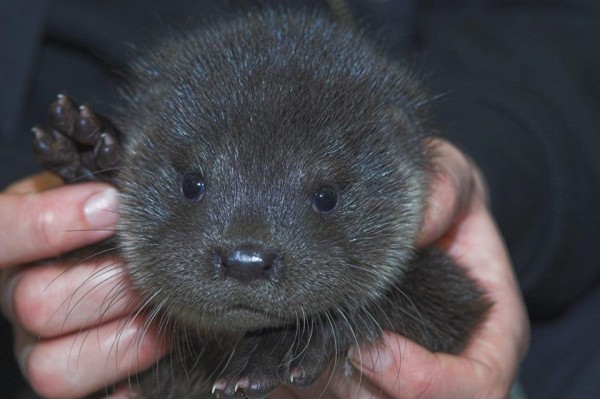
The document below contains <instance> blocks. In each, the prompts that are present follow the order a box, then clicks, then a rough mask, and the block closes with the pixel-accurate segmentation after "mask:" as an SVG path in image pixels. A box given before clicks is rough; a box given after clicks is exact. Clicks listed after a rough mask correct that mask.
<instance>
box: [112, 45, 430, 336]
mask: <svg viewBox="0 0 600 399" xmlns="http://www.w3.org/2000/svg"><path fill="white" fill-rule="evenodd" d="M315 43H316V44H314V45H315V46H317V47H318V46H320V44H319V42H318V41H315ZM186 46H189V45H186ZM359 48H360V47H359ZM184 50H185V49H183V50H182V51H183V52H184V53H185V51H184ZM242 51H245V52H242ZM261 51H262V50H261ZM269 51H270V50H268V49H267V50H264V51H263V53H262V55H261V57H262V58H261V57H259V56H256V55H252V54H250V55H248V56H247V57H246V58H244V60H245V61H244V62H241V61H240V64H239V65H237V66H236V65H233V66H230V67H227V66H225V67H224V66H223V65H217V66H211V65H210V64H208V65H201V66H198V65H197V61H193V62H192V61H190V60H191V59H192V58H193V57H192V56H191V55H190V56H189V57H187V58H186V56H181V57H180V58H179V59H177V60H176V61H174V66H173V65H172V66H171V67H170V68H171V69H175V67H177V72H178V73H177V74H176V73H174V72H173V71H171V70H170V69H169V68H167V67H163V70H160V68H159V67H156V68H157V70H156V71H154V72H155V74H158V75H161V76H162V79H161V80H160V82H159V83H156V82H154V83H153V84H154V86H152V87H151V88H150V89H148V90H149V94H145V96H146V97H144V98H146V100H143V102H142V104H139V100H137V101H138V103H137V104H135V106H134V107H133V109H132V110H131V111H130V112H131V115H132V118H131V120H130V121H129V122H128V125H129V126H126V127H125V128H124V129H123V130H124V131H129V132H130V136H129V137H128V143H126V146H125V147H126V148H125V151H126V153H127V154H126V156H125V163H124V166H123V169H122V171H121V173H120V176H119V179H120V186H121V187H122V190H123V196H122V209H121V213H122V218H121V224H120V229H119V230H120V234H119V238H120V241H121V244H122V249H123V254H124V256H125V258H126V260H127V262H128V265H129V270H130V273H131V277H132V280H133V281H134V283H135V285H136V286H137V287H138V288H139V290H140V291H141V292H143V293H144V294H145V295H147V296H148V297H150V298H152V300H153V302H154V303H155V304H157V305H158V306H160V307H163V308H164V309H165V311H167V312H169V314H171V315H172V316H173V317H174V318H176V319H177V320H178V321H180V322H181V323H184V324H193V325H196V324H197V325H198V326H200V327H201V328H206V329H214V330H227V331H231V332H235V331H238V332H239V331H247V330H251V329H259V328H264V327H274V326H279V325H283V324H288V323H291V322H297V321H298V322H299V321H300V320H301V319H302V318H304V317H306V316H310V315H315V314H320V313H323V312H335V311H336V309H340V308H350V309H351V308H353V307H358V306H361V305H364V304H365V302H367V301H369V300H372V299H374V298H378V297H379V296H381V295H383V293H384V291H385V290H386V289H389V288H390V285H391V284H392V283H393V282H394V281H396V280H397V279H398V278H399V277H401V275H402V273H403V270H404V268H405V267H406V264H407V262H408V261H409V258H410V257H411V251H412V244H413V241H414V238H415V235H416V234H417V231H418V229H419V226H420V214H421V211H422V205H421V204H422V202H423V186H424V184H425V165H424V163H425V161H424V155H423V150H422V147H421V142H420V137H421V136H420V133H419V132H418V129H419V127H418V125H417V124H416V123H414V122H413V121H412V117H411V116H410V115H409V113H407V111H406V109H405V108H407V109H408V102H409V100H407V98H408V97H410V95H409V94H407V92H408V91H410V90H408V88H406V87H404V86H403V85H404V82H405V81H406V80H407V79H406V78H405V76H402V72H401V71H396V70H393V71H391V70H390V68H387V67H386V68H387V69H385V68H384V69H385V70H383V69H381V70H378V69H373V68H380V67H375V66H373V65H382V64H383V65H384V66H385V65H387V64H385V63H381V62H374V63H373V64H372V65H371V64H370V63H369V64H368V65H363V66H360V65H358V66H357V65H356V62H355V61H356V60H357V59H368V58H366V56H365V57H363V56H360V57H359V56H356V55H352V54H351V56H348V60H349V61H348V62H347V63H346V64H344V62H342V61H340V59H342V60H343V57H341V56H340V54H339V52H338V53H336V54H335V58H332V59H330V60H328V59H327V57H326V56H323V57H321V58H320V60H321V61H322V62H321V64H319V65H306V62H305V61H302V60H300V61H298V62H297V63H294V62H292V61H291V59H292V56H291V55H289V54H288V55H285V54H283V55H282V52H281V51H278V52H277V54H274V55H273V54H271V56H272V58H273V59H272V60H270V61H269V62H266V61H265V59H266V58H268V57H266V56H265V55H264V52H266V53H267V55H268V54H269V53H268V52H269ZM307 51H313V52H315V51H317V50H316V49H309V50H307ZM319 51H321V50H320V47H319ZM247 52H248V51H247V49H241V50H240V54H243V55H244V56H246V55H245V54H246V53H247ZM171 53H176V52H174V51H173V49H171ZM296 53H298V51H296V52H295V53H294V54H296ZM329 53H331V52H329ZM329 53H327V54H329ZM281 57H283V58H281ZM340 57H341V58H340ZM188 58H189V59H188ZM330 58H331V56H330ZM207 59H209V60H210V59H212V58H211V57H210V56H209V57H207ZM252 62H254V63H259V62H260V65H258V64H257V65H253V64H252ZM240 65H241V66H240ZM211 68H212V69H211ZM148 90H147V91H148ZM138 97H143V96H138ZM150 108H152V109H150ZM126 116H127V114H126ZM142 116H143V117H142ZM136 117H137V119H136Z"/></svg>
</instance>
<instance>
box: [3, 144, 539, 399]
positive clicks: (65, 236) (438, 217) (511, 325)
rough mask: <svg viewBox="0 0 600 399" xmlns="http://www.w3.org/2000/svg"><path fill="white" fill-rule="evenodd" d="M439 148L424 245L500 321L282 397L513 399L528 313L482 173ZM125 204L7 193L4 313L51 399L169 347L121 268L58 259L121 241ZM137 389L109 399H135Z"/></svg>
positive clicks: (120, 376) (41, 182)
mask: <svg viewBox="0 0 600 399" xmlns="http://www.w3.org/2000/svg"><path fill="white" fill-rule="evenodd" d="M430 147H431V148H432V151H433V152H434V153H435V156H434V157H433V158H432V159H433V163H432V173H431V176H432V177H431V185H430V186H431V189H430V193H429V196H428V203H427V206H426V212H425V221H424V225H423V228H422V232H421V236H420V239H419V242H418V245H419V246H420V247H425V246H429V245H436V246H439V247H441V248H443V249H444V250H446V251H447V252H448V254H449V255H451V256H452V257H454V258H455V259H456V261H457V262H458V263H459V264H461V265H463V266H464V267H466V268H467V269H468V270H469V273H470V274H471V275H472V276H473V277H474V278H475V279H476V280H477V281H478V282H479V283H480V284H481V285H482V286H483V287H484V288H485V289H486V290H487V292H488V295H489V297H490V299H491V300H492V301H493V302H494V306H493V307H492V309H491V311H490V313H489V315H488V318H487V319H486V320H485V322H484V323H483V324H482V325H481V326H480V327H479V329H478V330H477V332H476V333H475V335H474V337H473V338H472V340H471V342H470V344H469V345H468V346H467V348H466V349H465V351H464V352H463V353H461V354H460V355H458V356H454V355H448V354H442V353H431V352H428V351H427V350H425V349H424V348H422V347H420V346H418V345H416V344H414V343H412V342H410V341H408V340H406V339H405V338H403V337H400V336H398V335H394V334H386V335H385V337H384V340H383V342H380V343H378V344H377V345H373V346H371V347H363V348H353V350H352V351H351V356H350V362H351V364H352V366H353V368H354V371H353V373H352V375H351V377H350V378H349V379H346V377H342V376H340V375H338V374H336V375H333V376H330V375H324V376H323V378H321V380H320V381H318V382H317V384H315V386H314V387H311V388H309V389H308V390H304V391H300V390H291V389H288V388H282V389H279V390H277V391H276V392H275V393H273V394H272V395H271V398H274V399H283V398H309V397H323V398H345V399H346V398H371V397H373V398H402V399H408V398H432V399H433V398H445V399H446V398H463V399H464V398H466V399H468V398H503V397H506V396H507V393H508V390H509V388H510V385H511V383H512V381H513V379H514V376H515V374H516V370H517V368H518V364H519V361H520V359H521V358H522V357H523V356H524V354H525V352H526V350H527V345H528V341H529V324H528V321H527V315H526V311H525V308H524V305H523V302H522V299H521V296H520V294H519V290H518V287H517V284H516V281H515V277H514V274H513V272H512V267H511V264H510V260H509V257H508V254H507V252H506V249H505V247H504V245H503V243H502V239H501V238H500V235H499V233H498V230H497V228H496V226H495V224H494V222H493V219H492V218H491V216H490V213H489V210H488V207H487V198H486V196H487V194H486V188H485V184H484V182H483V178H482V177H481V174H480V173H479V171H478V170H477V168H476V166H475V165H474V164H473V163H472V162H471V161H470V160H469V159H468V158H467V157H466V156H465V155H464V154H462V153H461V152H460V151H459V150H457V149H456V148H455V147H454V146H452V145H451V144H449V143H447V142H445V141H442V140H434V141H432V142H431V143H430ZM98 194H103V195H104V196H102V195H100V196H97V195H98ZM95 195H96V196H95ZM116 206H117V205H116V192H115V191H114V189H111V188H110V187H109V186H107V185H104V184H100V183H86V184H81V185H69V186H64V185H62V182H61V181H60V180H59V179H57V178H56V177H54V176H53V175H50V174H47V173H45V174H41V175H36V176H32V177H29V178H26V179H24V180H22V181H19V182H17V183H15V184H13V185H11V186H10V187H8V188H7V189H6V190H5V191H4V192H3V193H1V194H0V243H2V245H1V247H0V267H1V268H2V269H3V270H4V271H3V273H2V288H1V289H2V291H1V292H2V298H3V301H2V305H3V312H4V313H5V315H7V317H8V318H9V320H11V321H12V324H13V328H14V332H15V337H16V338H15V340H16V342H15V352H16V356H17V360H18V362H19V364H20V366H21V369H22V371H23V374H24V375H25V377H26V378H27V379H28V381H29V382H30V384H31V386H32V387H33V388H34V389H35V390H36V391H37V392H38V393H39V394H40V395H41V396H42V397H46V398H65V399H68V398H81V397H83V396H86V395H88V394H90V393H92V392H95V391H98V390H102V389H104V388H106V387H108V388H111V387H112V386H113V385H114V384H115V383H117V382H119V381H122V380H124V379H126V378H127V376H129V375H130V374H133V373H135V372H137V371H140V370H143V369H145V368H147V367H149V366H150V365H152V364H153V363H154V362H155V361H156V359H158V358H159V357H160V356H162V355H164V353H166V352H167V351H168V349H169V348H168V344H167V339H166V337H165V334H162V333H161V331H159V328H158V327H156V326H153V325H150V326H149V327H148V326H147V325H146V324H145V323H144V321H145V319H144V317H143V315H137V317H135V318H133V319H131V318H130V317H129V315H130V314H131V313H132V311H133V310H134V309H135V306H136V305H137V304H139V301H140V299H139V298H137V296H136V295H135V293H134V292H133V291H132V290H131V288H130V286H129V285H128V280H127V278H126V275H125V272H124V267H123V265H122V264H121V263H120V262H119V260H118V259H104V260H103V261H98V260H97V259H96V258H94V257H92V258H89V259H87V260H85V261H84V262H82V263H81V264H79V265H77V267H72V266H71V265H69V264H66V263H65V262H64V261H63V262H61V261H58V260H54V259H53V258H54V257H56V256H57V255H60V254H63V253H67V252H69V251H72V250H74V249H77V248H80V247H82V246H85V245H88V244H91V243H93V242H96V241H99V240H102V239H105V238H107V237H109V236H110V235H111V234H112V229H113V228H114V223H115V221H116V219H117V217H118V215H117V213H116V212H115V209H116ZM44 259H46V260H44ZM47 259H50V260H47ZM107 298H110V299H107ZM342 378H344V380H343V383H340V381H341V379H342ZM126 386H127V385H126V384H124V385H123V387H122V388H120V389H119V390H117V391H116V392H115V393H113V394H112V395H111V396H109V397H110V398H111V399H121V398H127V397H128V392H127V388H126Z"/></svg>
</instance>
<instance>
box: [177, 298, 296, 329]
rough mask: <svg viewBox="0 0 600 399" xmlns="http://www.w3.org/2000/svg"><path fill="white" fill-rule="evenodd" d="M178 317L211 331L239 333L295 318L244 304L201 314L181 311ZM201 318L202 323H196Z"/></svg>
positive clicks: (184, 321)
mask: <svg viewBox="0 0 600 399" xmlns="http://www.w3.org/2000/svg"><path fill="white" fill-rule="evenodd" d="M183 313H185V314H180V315H179V316H180V317H178V319H179V320H180V321H181V322H182V323H183V324H188V323H189V322H190V321H194V323H195V326H197V327H199V328H201V329H206V330H209V331H213V332H215V331H216V332H223V333H226V334H236V335H237V334H239V333H240V332H246V331H255V330H262V329H265V328H277V327H283V326H285V325H289V324H290V323H294V322H295V321H296V319H295V318H294V317H293V316H290V315H282V314H276V313H274V312H272V311H269V310H267V309H258V308H254V307H250V306H248V305H246V304H240V305H231V306H228V307H225V308H221V309H219V310H218V311H215V312H211V313H209V314H208V313H203V314H202V315H201V316H200V315H197V314H192V312H190V311H188V312H183ZM200 320H201V323H202V325H197V324H196V323H197V322H198V321H200Z"/></svg>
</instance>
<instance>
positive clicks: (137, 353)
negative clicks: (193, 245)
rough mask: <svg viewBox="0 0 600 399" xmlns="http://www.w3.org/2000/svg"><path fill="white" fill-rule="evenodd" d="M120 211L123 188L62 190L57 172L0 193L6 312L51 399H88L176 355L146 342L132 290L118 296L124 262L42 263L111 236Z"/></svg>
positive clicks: (31, 372) (22, 354)
mask: <svg viewBox="0 0 600 399" xmlns="http://www.w3.org/2000/svg"><path fill="white" fill-rule="evenodd" d="M115 207H116V191H115V190H114V189H113V188H110V187H108V186H107V185H105V184H99V183H90V184H86V185H77V186H62V183H61V181H60V179H58V178H56V177H55V176H54V175H52V174H50V173H44V174H41V175H36V176H32V177H29V178H27V179H24V180H22V181H19V182H17V183H15V184H13V185H12V186H10V187H8V188H7V189H6V190H5V191H4V192H2V193H0V213H1V216H0V221H1V224H0V242H1V243H2V244H1V245H0V267H1V268H2V269H4V271H3V272H2V291H1V292H2V297H3V301H2V305H3V312H4V314H5V315H6V316H7V317H8V319H9V320H11V322H12V324H13V329H14V335H15V341H16V342H15V346H16V349H15V352H16V356H17V359H18V361H19V364H20V366H21V369H22V371H23V374H24V375H25V377H26V378H27V379H28V380H29V382H30V384H31V385H32V387H33V388H34V389H35V390H36V391H38V393H39V394H40V395H41V396H43V397H61V398H79V397H83V396H86V395H87V394H89V393H91V392H94V391H97V390H101V389H104V388H105V387H107V386H108V387H110V386H111V384H112V383H113V382H116V381H119V380H121V379H123V378H125V377H127V375H129V374H130V373H131V372H133V371H135V370H136V369H139V368H146V367H148V366H150V365H151V364H152V363H154V361H155V360H156V358H157V357H158V356H160V355H161V354H162V353H164V351H166V348H165V347H164V345H163V346H161V344H160V342H156V340H155V339H153V335H152V331H145V332H144V334H143V335H142V334H141V328H140V325H139V323H136V322H133V323H127V322H126V319H124V318H123V317H124V315H125V314H129V313H130V312H131V309H132V307H133V306H135V304H136V303H135V298H134V297H133V296H132V295H131V293H130V292H129V291H128V290H127V287H126V286H123V287H122V289H117V291H115V286H118V285H119V284H118V281H120V280H122V279H121V278H119V276H121V275H122V269H121V268H120V265H119V264H118V263H108V264H107V263H100V264H99V263H98V261H95V260H94V259H90V260H88V261H85V262H83V263H82V264H80V265H78V266H77V267H71V265H70V264H66V263H65V262H61V261H59V260H57V259H53V260H50V261H44V262H43V263H42V262H37V263H35V262H36V261H40V260H42V259H47V258H52V257H55V256H58V255H60V254H63V253H66V252H69V251H71V250H73V249H76V248H79V247H82V246H85V245H88V244H91V243H93V242H97V241H99V240H102V239H105V238H107V237H108V236H110V235H111V234H112V231H113V223H114V221H115V219H116V218H117V214H116V213H115V212H114V209H115ZM59 277H60V278H59ZM107 298H112V299H110V300H108V299H107ZM142 336H143V339H141V338H140V337H142ZM117 359H118V361H116V360H117Z"/></svg>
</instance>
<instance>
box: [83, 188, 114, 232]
mask: <svg viewBox="0 0 600 399" xmlns="http://www.w3.org/2000/svg"><path fill="white" fill-rule="evenodd" d="M116 209H117V190H115V189H114V188H107V189H104V190H102V191H100V192H97V193H95V194H93V195H92V196H91V197H89V198H88V200H87V201H86V203H85V207H84V213H85V217H86V218H87V221H88V222H89V224H90V226H91V227H96V228H100V227H110V226H112V225H114V224H115V222H116V221H117V219H118V217H119V215H118V214H117V212H116Z"/></svg>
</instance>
